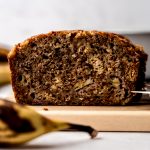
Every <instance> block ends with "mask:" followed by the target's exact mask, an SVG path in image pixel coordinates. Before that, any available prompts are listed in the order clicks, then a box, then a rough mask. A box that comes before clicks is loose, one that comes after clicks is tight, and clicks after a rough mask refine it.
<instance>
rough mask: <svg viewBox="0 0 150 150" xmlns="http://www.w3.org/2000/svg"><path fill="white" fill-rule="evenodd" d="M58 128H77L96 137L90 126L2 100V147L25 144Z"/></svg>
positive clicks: (0, 114) (95, 132)
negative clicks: (53, 118)
mask: <svg viewBox="0 0 150 150" xmlns="http://www.w3.org/2000/svg"><path fill="white" fill-rule="evenodd" d="M58 130H69V131H70V130H71V131H72V130H73V131H74V130H76V131H83V132H87V133H89V134H90V136H91V138H94V137H96V135H97V131H96V130H94V129H93V128H92V127H90V126H84V125H78V124H72V123H67V122H60V121H55V120H50V119H47V118H45V117H44V116H42V115H40V114H38V113H37V112H36V111H34V110H32V109H31V108H29V107H28V106H24V105H19V104H16V103H13V102H10V101H7V100H2V99H1V100H0V147H2V146H7V147H8V146H14V145H20V144H24V143H26V142H28V141H30V140H32V139H34V138H36V137H38V136H40V135H42V134H45V133H48V132H52V131H58Z"/></svg>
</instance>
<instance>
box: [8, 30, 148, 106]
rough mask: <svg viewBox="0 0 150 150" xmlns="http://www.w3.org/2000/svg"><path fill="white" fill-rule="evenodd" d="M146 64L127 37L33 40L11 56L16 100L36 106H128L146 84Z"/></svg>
mask: <svg viewBox="0 0 150 150" xmlns="http://www.w3.org/2000/svg"><path fill="white" fill-rule="evenodd" d="M146 60H147V55H146V54H145V53H144V51H143V49H141V47H138V46H135V45H133V44H132V43H131V42H130V41H129V40H128V39H127V38H124V37H123V36H120V35H117V34H113V33H105V32H98V31H57V32H50V33H48V34H42V35H38V36H34V37H32V38H30V39H28V40H26V41H25V42H23V43H20V44H18V45H17V46H16V47H15V48H14V49H13V51H12V52H11V53H10V54H9V64H10V69H11V76H12V86H13V90H14V94H15V98H16V100H17V102H19V103H22V104H32V105H125V104H127V103H129V102H131V101H132V100H133V99H134V98H135V96H137V95H136V94H133V93H131V91H132V90H141V88H142V87H143V85H144V79H145V74H144V72H145V62H146ZM139 97H140V96H139Z"/></svg>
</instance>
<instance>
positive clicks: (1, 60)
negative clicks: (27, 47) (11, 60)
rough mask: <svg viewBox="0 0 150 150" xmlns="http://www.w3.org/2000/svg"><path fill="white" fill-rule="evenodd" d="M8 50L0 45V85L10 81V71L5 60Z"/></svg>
mask: <svg viewBox="0 0 150 150" xmlns="http://www.w3.org/2000/svg"><path fill="white" fill-rule="evenodd" d="M8 53H9V50H8V49H7V48H5V47H4V46H1V45H0V85H3V84H6V83H10V71H9V66H8V61H7V55H8Z"/></svg>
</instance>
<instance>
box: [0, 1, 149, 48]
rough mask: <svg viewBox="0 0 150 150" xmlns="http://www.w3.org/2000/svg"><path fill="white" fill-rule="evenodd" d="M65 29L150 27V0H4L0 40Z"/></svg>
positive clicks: (11, 40)
mask: <svg viewBox="0 0 150 150" xmlns="http://www.w3.org/2000/svg"><path fill="white" fill-rule="evenodd" d="M63 29H95V30H107V31H115V32H139V31H150V1H149V0H0V42H1V43H5V44H9V45H14V44H15V43H18V42H20V41H22V40H24V39H26V38H28V37H29V36H32V35H35V34H39V33H45V32H49V31H50V30H63Z"/></svg>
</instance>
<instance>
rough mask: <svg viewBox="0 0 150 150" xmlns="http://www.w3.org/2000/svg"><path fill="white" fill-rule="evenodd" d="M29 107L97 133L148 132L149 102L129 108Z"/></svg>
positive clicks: (139, 103) (149, 125)
mask: <svg viewBox="0 0 150 150" xmlns="http://www.w3.org/2000/svg"><path fill="white" fill-rule="evenodd" d="M30 107H32V108H33V109H35V110H36V111H37V112H39V113H40V114H42V115H44V116H46V117H48V118H51V119H55V120H57V119H58V120H62V121H68V122H72V123H79V124H85V125H90V126H93V127H94V128H96V129H97V130H99V131H143V132H144V131H145V132H146V131H150V100H141V101H140V102H138V103H134V104H132V105H131V106H30ZM45 108H46V109H48V110H44V109H45Z"/></svg>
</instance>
